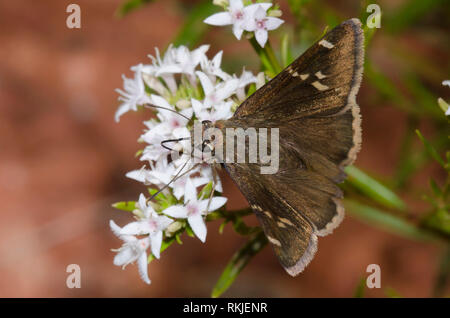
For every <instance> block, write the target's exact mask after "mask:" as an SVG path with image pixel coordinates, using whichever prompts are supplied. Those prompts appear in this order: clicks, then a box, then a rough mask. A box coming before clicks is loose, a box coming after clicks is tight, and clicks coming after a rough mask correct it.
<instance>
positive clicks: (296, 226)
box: [217, 19, 364, 275]
mask: <svg viewBox="0 0 450 318" xmlns="http://www.w3.org/2000/svg"><path fill="white" fill-rule="evenodd" d="M363 54H364V53H363V34H362V30H361V24H360V22H359V20H357V19H352V20H348V21H345V22H344V23H342V24H340V25H339V26H337V27H336V28H334V29H333V30H331V31H330V32H328V33H327V34H326V35H325V36H324V37H323V38H322V39H321V40H319V41H318V42H317V43H316V44H314V45H313V46H312V47H311V48H310V49H308V50H307V51H306V52H305V53H304V54H303V55H302V56H300V57H299V58H298V59H297V60H296V61H294V62H293V63H292V64H291V65H290V66H288V67H287V68H286V69H285V70H283V71H282V72H281V73H280V74H279V75H277V76H276V77H275V78H274V79H272V80H271V81H270V82H268V83H267V84H266V85H265V86H263V87H262V88H261V89H259V90H257V91H256V92H255V93H254V94H253V95H252V96H250V97H249V98H248V99H247V100H246V101H245V102H244V103H242V105H241V106H240V107H239V108H238V109H237V111H236V113H235V114H234V116H233V117H232V118H231V119H230V120H227V121H223V122H218V123H217V126H218V127H220V128H222V129H223V131H224V132H225V129H226V128H243V129H247V128H249V127H256V128H259V127H267V128H278V129H279V136H280V137H279V157H280V158H279V169H278V171H277V172H276V173H275V174H261V173H260V169H259V168H260V166H259V164H249V163H225V164H224V165H225V168H226V170H227V171H228V173H229V174H230V176H231V177H232V179H233V180H234V181H235V182H236V184H237V185H238V187H239V188H240V190H241V191H242V193H243V194H244V195H245V196H246V198H247V200H248V201H249V203H250V205H251V207H252V209H253V210H254V211H255V213H256V214H257V216H258V218H259V220H260V222H261V225H262V227H263V229H264V232H265V234H266V236H267V238H268V240H269V241H270V242H271V243H272V247H273V248H274V250H275V253H276V255H277V257H278V259H279V260H280V262H281V264H282V265H283V267H284V268H285V269H286V270H287V272H288V273H289V274H291V275H296V274H298V273H299V272H301V271H302V270H303V269H304V267H305V266H306V265H307V264H308V263H309V261H310V260H311V259H312V257H313V255H314V253H315V251H316V246H317V236H321V235H326V234H328V233H330V232H331V231H332V230H333V229H334V228H335V227H337V226H338V225H339V223H340V221H341V220H342V218H343V208H342V206H341V203H340V198H341V197H342V192H341V190H340V189H339V188H338V187H337V185H336V184H337V183H339V182H342V181H343V180H344V177H345V174H344V172H343V168H344V167H345V166H346V165H348V164H351V163H352V162H353V161H354V160H355V158H356V153H357V151H358V150H359V147H360V142H361V130H360V115H359V108H358V105H357V104H356V100H355V98H356V93H357V91H358V89H359V85H360V82H361V76H362V64H363ZM224 148H225V147H224ZM247 150H248V149H247Z"/></svg>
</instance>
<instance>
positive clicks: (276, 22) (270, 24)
mask: <svg viewBox="0 0 450 318" xmlns="http://www.w3.org/2000/svg"><path fill="white" fill-rule="evenodd" d="M283 23H284V21H283V20H281V19H278V18H274V17H268V18H267V21H266V29H267V30H275V29H277V28H278V27H279V26H280V25H282V24H283Z"/></svg>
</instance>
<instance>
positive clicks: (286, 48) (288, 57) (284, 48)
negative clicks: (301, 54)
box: [281, 33, 293, 67]
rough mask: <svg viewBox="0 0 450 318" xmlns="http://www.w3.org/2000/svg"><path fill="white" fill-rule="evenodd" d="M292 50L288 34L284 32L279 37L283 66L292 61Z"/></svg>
mask: <svg viewBox="0 0 450 318" xmlns="http://www.w3.org/2000/svg"><path fill="white" fill-rule="evenodd" d="M292 60H293V59H292V51H291V48H290V43H289V34H288V33H284V34H283V36H282V37H281V64H282V65H283V67H286V66H288V65H289V64H291V62H292Z"/></svg>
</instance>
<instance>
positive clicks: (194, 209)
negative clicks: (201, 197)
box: [187, 204, 200, 216]
mask: <svg viewBox="0 0 450 318" xmlns="http://www.w3.org/2000/svg"><path fill="white" fill-rule="evenodd" d="M187 210H188V216H193V215H197V214H198V213H199V212H200V211H199V210H198V206H197V205H196V204H188V205H187Z"/></svg>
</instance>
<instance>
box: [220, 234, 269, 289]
mask: <svg viewBox="0 0 450 318" xmlns="http://www.w3.org/2000/svg"><path fill="white" fill-rule="evenodd" d="M266 244H267V239H266V236H265V235H264V233H263V232H262V231H260V232H259V233H257V234H255V235H254V236H253V237H252V238H251V239H250V240H249V241H248V242H247V243H245V245H244V246H243V247H242V248H241V249H240V250H238V251H237V252H236V253H235V254H234V255H233V257H232V258H231V260H230V262H229V263H228V264H227V266H226V267H225V269H224V271H223V272H222V275H220V278H219V280H218V281H217V283H216V285H215V286H214V288H213V291H212V293H211V296H212V297H214V298H216V297H219V296H220V295H222V294H223V293H224V292H225V291H226V290H227V289H228V288H229V287H230V286H231V284H232V283H233V282H234V280H235V279H236V277H237V276H238V275H239V273H240V272H241V271H242V269H243V268H244V267H245V266H246V265H247V263H248V262H249V261H250V260H251V259H252V257H253V256H254V255H256V254H257V253H258V252H259V251H261V250H262V249H263V247H264V246H266Z"/></svg>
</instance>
